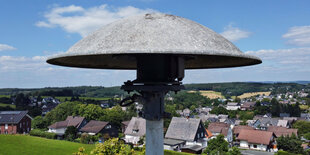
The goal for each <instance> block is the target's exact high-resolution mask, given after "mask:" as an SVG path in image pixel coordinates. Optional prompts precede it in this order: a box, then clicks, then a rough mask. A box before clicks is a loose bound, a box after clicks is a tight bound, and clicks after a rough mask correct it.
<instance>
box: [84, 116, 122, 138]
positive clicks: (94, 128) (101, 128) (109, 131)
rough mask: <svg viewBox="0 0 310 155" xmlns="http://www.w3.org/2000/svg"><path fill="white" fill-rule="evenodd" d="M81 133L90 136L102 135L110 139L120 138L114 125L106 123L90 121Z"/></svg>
mask: <svg viewBox="0 0 310 155" xmlns="http://www.w3.org/2000/svg"><path fill="white" fill-rule="evenodd" d="M80 131H81V132H84V133H87V134H89V135H96V134H99V133H100V134H102V135H107V136H108V137H118V129H117V127H115V126H114V125H113V124H111V123H109V122H104V121H94V120H91V121H89V122H88V123H87V124H86V125H85V126H84V127H82V128H81V129H80Z"/></svg>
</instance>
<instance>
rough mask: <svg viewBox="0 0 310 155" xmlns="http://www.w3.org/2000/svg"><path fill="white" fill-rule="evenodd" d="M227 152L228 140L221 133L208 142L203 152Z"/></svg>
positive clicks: (214, 153) (214, 154)
mask: <svg viewBox="0 0 310 155" xmlns="http://www.w3.org/2000/svg"><path fill="white" fill-rule="evenodd" d="M226 152H228V142H227V141H226V140H225V139H224V135H222V134H220V135H218V136H216V138H214V139H211V140H210V141H209V142H208V147H207V148H206V149H205V150H204V152H203V153H206V154H211V155H217V154H225V153H226Z"/></svg>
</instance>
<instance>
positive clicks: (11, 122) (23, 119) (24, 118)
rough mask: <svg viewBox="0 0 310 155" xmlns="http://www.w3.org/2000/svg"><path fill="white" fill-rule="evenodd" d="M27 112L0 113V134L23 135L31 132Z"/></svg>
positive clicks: (29, 118)
mask: <svg viewBox="0 0 310 155" xmlns="http://www.w3.org/2000/svg"><path fill="white" fill-rule="evenodd" d="M27 113H28V111H0V134H25V133H29V132H30V130H31V120H32V118H31V117H30V116H29V115H28V114H27Z"/></svg>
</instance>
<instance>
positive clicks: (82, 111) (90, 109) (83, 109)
mask: <svg viewBox="0 0 310 155" xmlns="http://www.w3.org/2000/svg"><path fill="white" fill-rule="evenodd" d="M78 115H80V116H82V117H85V118H86V119H87V120H98V119H99V118H100V117H101V116H102V115H104V109H102V108H101V107H100V106H99V105H94V104H88V105H86V104H79V106H78Z"/></svg>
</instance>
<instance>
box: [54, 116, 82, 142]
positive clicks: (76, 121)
mask: <svg viewBox="0 0 310 155" xmlns="http://www.w3.org/2000/svg"><path fill="white" fill-rule="evenodd" d="M86 123H87V121H86V119H85V118H84V117H79V116H68V117H67V119H66V120H64V121H60V122H56V123H54V124H52V125H50V126H49V127H48V132H51V133H56V134H57V136H59V137H62V136H63V135H64V134H65V132H66V129H67V127H69V126H74V127H76V128H77V129H78V130H80V129H81V128H82V127H83V126H85V125H86Z"/></svg>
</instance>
